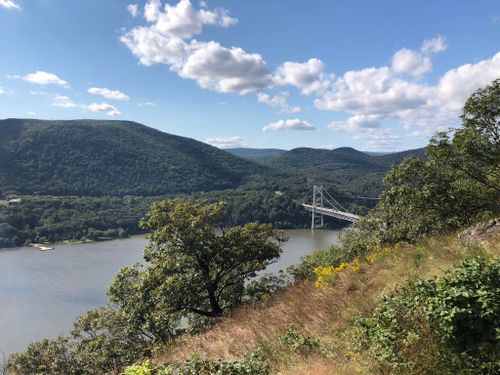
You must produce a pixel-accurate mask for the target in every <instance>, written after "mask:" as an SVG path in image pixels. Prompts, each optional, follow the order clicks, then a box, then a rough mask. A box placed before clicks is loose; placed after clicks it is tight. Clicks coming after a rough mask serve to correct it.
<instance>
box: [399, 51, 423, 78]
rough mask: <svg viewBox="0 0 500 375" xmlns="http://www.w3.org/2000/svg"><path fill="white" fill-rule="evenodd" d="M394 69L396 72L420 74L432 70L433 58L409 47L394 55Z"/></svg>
mask: <svg viewBox="0 0 500 375" xmlns="http://www.w3.org/2000/svg"><path fill="white" fill-rule="evenodd" d="M392 69H393V70H394V71H395V72H396V73H402V74H411V75H413V76H420V75H422V74H424V73H428V72H430V71H431V70H432V62H431V59H430V58H429V57H427V56H423V55H422V54H420V53H419V52H416V51H412V50H409V49H407V48H403V49H400V50H399V51H397V52H396V53H395V54H394V56H393V57H392Z"/></svg>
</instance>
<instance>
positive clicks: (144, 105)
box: [139, 102, 156, 107]
mask: <svg viewBox="0 0 500 375" xmlns="http://www.w3.org/2000/svg"><path fill="white" fill-rule="evenodd" d="M139 105H140V106H141V107H154V106H155V105H156V103H154V102H142V103H139Z"/></svg>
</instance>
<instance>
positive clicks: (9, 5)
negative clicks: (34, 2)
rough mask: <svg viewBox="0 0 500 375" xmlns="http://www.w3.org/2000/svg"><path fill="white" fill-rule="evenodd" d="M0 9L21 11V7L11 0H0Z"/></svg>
mask: <svg viewBox="0 0 500 375" xmlns="http://www.w3.org/2000/svg"><path fill="white" fill-rule="evenodd" d="M0 8H6V9H17V10H21V7H20V6H19V5H18V4H16V3H15V2H13V1H12V0H0Z"/></svg>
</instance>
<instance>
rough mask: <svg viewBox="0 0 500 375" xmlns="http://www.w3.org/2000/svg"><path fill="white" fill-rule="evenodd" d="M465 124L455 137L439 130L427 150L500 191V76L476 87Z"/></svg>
mask: <svg viewBox="0 0 500 375" xmlns="http://www.w3.org/2000/svg"><path fill="white" fill-rule="evenodd" d="M461 118H462V121H463V126H462V127H461V128H460V129H457V130H456V131H455V133H454V136H453V139H450V136H449V134H446V133H438V135H437V136H436V137H434V139H433V140H432V141H431V144H430V146H429V147H428V152H429V153H430V154H431V155H432V156H434V157H435V158H437V159H441V160H443V161H444V162H446V163H448V164H449V165H451V166H453V168H455V169H458V170H460V171H461V172H462V173H463V174H465V175H467V177H468V178H470V179H472V180H475V181H477V182H478V183H480V184H481V185H483V186H486V187H488V188H490V189H494V190H496V192H497V193H499V192H500V79H497V80H495V81H493V82H492V83H491V84H490V85H489V86H487V87H485V88H484V89H480V90H477V91H476V92H475V93H474V94H473V95H472V96H471V97H470V98H469V99H467V102H466V103H465V106H464V110H463V114H462V116H461Z"/></svg>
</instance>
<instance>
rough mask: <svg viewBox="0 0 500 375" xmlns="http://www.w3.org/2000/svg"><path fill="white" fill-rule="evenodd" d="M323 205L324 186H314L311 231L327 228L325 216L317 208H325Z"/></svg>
mask: <svg viewBox="0 0 500 375" xmlns="http://www.w3.org/2000/svg"><path fill="white" fill-rule="evenodd" d="M323 203H324V196H323V186H316V185H314V187H313V199H312V210H311V229H317V228H323V227H324V226H325V223H324V218H323V214H321V213H318V212H317V211H316V207H323Z"/></svg>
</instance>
